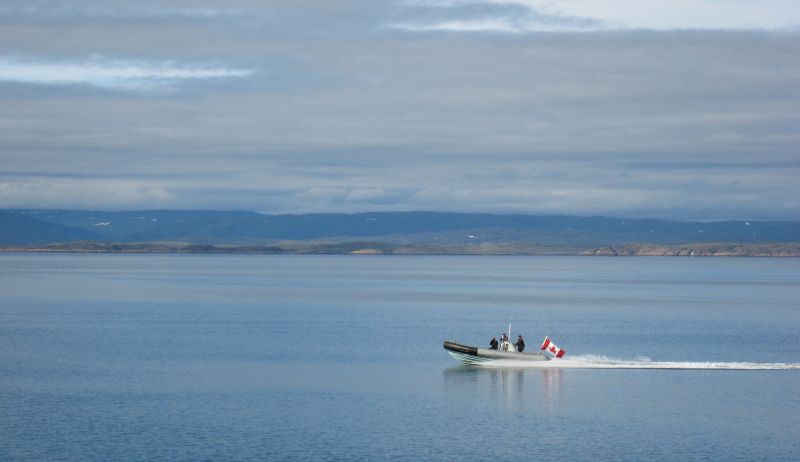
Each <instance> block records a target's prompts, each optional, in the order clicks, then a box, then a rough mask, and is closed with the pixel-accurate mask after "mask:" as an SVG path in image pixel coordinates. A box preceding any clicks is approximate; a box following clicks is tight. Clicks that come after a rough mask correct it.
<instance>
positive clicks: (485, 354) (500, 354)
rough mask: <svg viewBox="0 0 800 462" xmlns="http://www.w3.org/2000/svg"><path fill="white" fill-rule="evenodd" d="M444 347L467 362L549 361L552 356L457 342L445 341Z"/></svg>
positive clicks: (456, 357) (453, 355) (455, 356)
mask: <svg viewBox="0 0 800 462" xmlns="http://www.w3.org/2000/svg"><path fill="white" fill-rule="evenodd" d="M443 346H444V349H445V350H447V352H448V353H449V354H450V356H452V357H453V358H455V359H457V360H459V361H461V362H463V363H466V364H484V363H487V362H491V361H497V360H512V361H549V360H550V358H548V357H547V356H545V355H543V354H540V353H525V352H522V353H520V352H517V351H500V350H490V349H488V348H478V347H473V346H469V345H461V344H460V343H455V342H449V341H445V342H444V345H443Z"/></svg>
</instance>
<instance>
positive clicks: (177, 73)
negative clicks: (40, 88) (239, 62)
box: [0, 57, 252, 89]
mask: <svg viewBox="0 0 800 462" xmlns="http://www.w3.org/2000/svg"><path fill="white" fill-rule="evenodd" d="M250 74H252V71H251V70H249V69H236V68H229V67H214V66H198V65H185V64H184V65H181V64H179V63H176V62H172V61H166V62H148V61H135V60H108V59H104V58H99V57H93V58H90V59H87V60H83V61H43V60H36V59H24V58H13V57H12V58H2V57H0V81H6V82H21V83H32V84H41V85H92V86H96V87H104V88H115V89H143V88H153V87H160V86H169V85H174V84H175V83H178V82H181V81H190V80H209V79H224V78H241V77H247V76H249V75H250Z"/></svg>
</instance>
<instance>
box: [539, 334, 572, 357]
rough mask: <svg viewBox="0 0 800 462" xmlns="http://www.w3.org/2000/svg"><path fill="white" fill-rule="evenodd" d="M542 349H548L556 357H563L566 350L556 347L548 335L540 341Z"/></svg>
mask: <svg viewBox="0 0 800 462" xmlns="http://www.w3.org/2000/svg"><path fill="white" fill-rule="evenodd" d="M541 350H542V351H549V352H550V353H553V355H554V356H555V357H556V358H563V357H564V355H565V354H566V353H567V352H566V351H564V350H562V349H561V348H559V347H557V346H556V344H555V343H553V342H551V341H550V337H545V338H544V342H542V348H541Z"/></svg>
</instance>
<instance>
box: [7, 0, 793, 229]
mask: <svg viewBox="0 0 800 462" xmlns="http://www.w3.org/2000/svg"><path fill="white" fill-rule="evenodd" d="M57 3H58V5H56V2H44V1H38V2H37V1H33V0H31V1H27V0H26V1H11V0H9V1H5V2H2V5H0V43H2V44H3V55H2V57H0V75H2V76H3V77H0V95H2V104H0V183H2V187H0V207H11V208H13V207H45V208H46V207H66V208H69V207H78V208H113V209H117V210H119V209H136V208H175V209H186V208H200V209H209V208H214V209H250V210H257V211H262V212H280V213H299V212H312V211H313V212H336V211H338V212H357V211H369V210H412V209H417V210H419V209H432V210H458V211H480V212H520V213H578V214H592V215H603V214H605V215H608V214H619V215H625V216H664V217H669V218H706V219H711V218H731V217H733V218H736V217H739V218H795V219H796V218H797V217H800V203H798V201H797V199H795V198H797V197H800V183H798V182H797V180H796V179H797V178H798V177H800V163H798V162H797V146H798V145H800V130H798V127H800V81H798V76H800V61H798V60H797V59H796V56H797V54H798V40H797V34H796V33H794V32H784V31H780V32H775V31H772V30H771V28H772V26H773V25H776V24H779V23H780V21H777V20H775V19H774V18H772V16H775V14H776V11H777V12H779V13H780V16H783V17H784V19H785V21H784V22H785V23H791V22H792V21H793V19H792V18H793V17H795V16H796V12H797V9H798V7H797V6H794V5H795V4H794V3H792V4H786V5H782V6H781V8H778V7H777V6H776V5H778V4H777V3H775V2H774V1H773V2H770V1H768V2H767V3H764V5H765V6H764V7H758V8H756V7H752V5H753V3H752V2H750V3H748V4H749V5H751V7H750V9H751V10H752V15H751V17H752V18H753V24H754V27H755V28H757V29H760V30H758V31H752V30H751V31H741V30H730V29H717V30H687V29H691V28H692V27H694V26H696V25H698V24H700V25H703V24H708V25H709V27H710V25H713V24H711V22H712V21H716V22H718V23H719V24H722V25H736V24H738V23H741V21H739V22H737V21H738V20H737V19H736V17H735V16H736V15H741V14H742V13H741V12H742V11H744V10H745V9H746V8H745V7H744V6H742V5H745V3H744V2H740V1H739V0H730V1H727V2H725V4H727V5H729V6H730V9H729V11H728V10H726V11H722V9H721V8H720V7H719V6H717V5H716V4H713V3H712V2H708V1H705V0H698V1H697V2H693V3H691V4H690V3H688V1H682V0H675V1H674V2H671V3H669V4H668V3H666V2H661V1H658V0H654V2H652V5H653V9H654V11H656V12H657V14H656V13H652V12H650V11H649V9H644V8H633V6H632V5H634V4H633V3H630V2H622V3H618V5H620V7H619V8H614V7H613V5H611V4H610V3H609V2H606V1H602V0H595V1H589V0H587V1H584V2H579V1H578V0H564V1H559V2H547V4H546V5H545V3H544V2H541V1H522V0H518V1H511V0H509V1H499V0H498V1H491V2H490V1H488V0H472V1H467V0H450V1H444V0H442V1H439V2H432V1H423V0H418V1H415V2H410V1H407V2H402V3H401V2H398V1H396V0H274V1H270V2H266V3H265V2H263V1H258V0H229V1H225V2H222V1H215V0H197V1H192V2H187V1H177V0H159V1H158V2H156V1H154V0H141V1H138V2H136V3H135V4H132V3H130V2H113V3H111V2H108V1H107V0H103V1H100V0H64V1H63V2H57ZM637 4H638V3H637ZM650 4H651V3H648V5H650ZM9 5H11V6H9ZM109 5H111V6H109ZM609 5H610V6H609ZM691 5H694V7H692V8H696V10H692V9H690V6H691ZM28 6H31V8H32V9H30V11H28V12H27V13H20V11H21V10H23V9H25V8H26V7H28ZM118 6H119V8H117V7H118ZM4 8H5V9H4ZM11 10H14V11H11ZM112 10H113V11H112ZM203 11H206V12H207V14H205V13H203V14H200V13H198V12H203ZM737 11H738V13H737ZM204 15H205V16H204ZM656 16H659V17H658V18H657V17H656ZM655 21H661V24H656V23H655ZM386 24H406V25H409V27H418V29H417V30H418V31H419V32H414V33H412V32H410V30H411V29H409V30H400V29H398V28H395V29H387V28H386V27H385V25H386ZM648 25H651V26H653V27H654V28H655V29H656V31H654V30H641V28H648ZM434 26H435V27H434ZM432 27H434V28H432ZM437 27H438V29H437ZM725 27H728V26H725ZM737 27H738V26H737ZM547 30H552V31H558V32H559V33H549V32H543V31H547ZM423 31H427V32H425V33H421V32H423ZM445 31H447V32H446V33H443V32H445ZM501 31H502V32H501ZM54 37H57V40H56V39H54ZM98 88H102V90H101V91H98V90H97V89H98ZM173 88H174V89H178V90H181V91H169V90H171V89H173ZM109 89H111V90H113V91H109ZM149 90H155V91H149ZM163 90H166V91H163Z"/></svg>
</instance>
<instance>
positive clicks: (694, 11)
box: [386, 0, 800, 34]
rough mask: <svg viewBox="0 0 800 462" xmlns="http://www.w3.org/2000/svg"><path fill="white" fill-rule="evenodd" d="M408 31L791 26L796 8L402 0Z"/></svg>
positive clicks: (784, 0) (779, 0)
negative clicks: (406, 16)
mask: <svg viewBox="0 0 800 462" xmlns="http://www.w3.org/2000/svg"><path fill="white" fill-rule="evenodd" d="M400 5H401V6H402V8H404V9H405V10H406V11H405V13H406V14H407V15H408V18H407V19H404V20H402V21H395V22H391V23H388V24H387V26H386V27H388V28H390V29H398V30H404V31H408V32H428V31H450V32H495V33H516V34H519V33H529V32H595V31H611V30H634V29H646V30H660V31H664V30H688V29H700V30H781V29H783V30H791V29H796V28H798V27H800V8H798V6H797V4H796V2H794V1H790V0H766V1H765V2H759V4H758V5H757V6H756V5H754V4H753V3H752V2H750V1H745V0H734V1H729V2H719V1H716V0H691V1H689V0H651V1H648V2H647V3H646V4H644V3H642V2H641V1H638V0H613V1H611V0H561V1H559V2H557V3H554V2H550V1H541V0H406V1H404V2H401V3H400Z"/></svg>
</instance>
